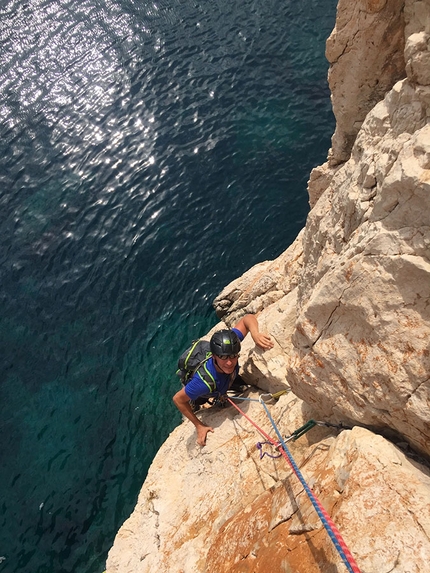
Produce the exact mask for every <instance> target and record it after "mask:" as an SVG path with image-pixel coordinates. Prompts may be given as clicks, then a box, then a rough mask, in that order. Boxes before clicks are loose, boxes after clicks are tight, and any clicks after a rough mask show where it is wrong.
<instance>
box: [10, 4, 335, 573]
mask: <svg viewBox="0 0 430 573" xmlns="http://www.w3.org/2000/svg"><path fill="white" fill-rule="evenodd" d="M335 4H336V2H335V0H319V1H317V0H302V1H301V2H292V1H290V0H283V1H280V0H277V1H275V0H266V1H265V2H259V1H257V0H242V1H241V2H227V0H219V1H211V2H209V1H207V2H202V1H200V2H197V1H194V0H182V1H180V0H169V1H167V0H159V1H157V0H155V1H154V2H148V1H146V0H141V1H137V0H135V1H132V0H121V1H120V2H119V1H118V2H114V1H110V0H83V1H79V2H77V1H75V2H73V1H65V0H49V1H48V0H45V1H44V0H28V1H24V0H15V1H13V0H5V1H3V2H2V3H1V8H0V60H1V67H0V157H1V162H0V302H1V314H0V384H1V385H0V388H1V390H0V392H1V395H0V400H1V402H0V403H1V412H0V433H1V434H0V436H1V438H0V439H1V450H0V455H1V460H0V496H1V498H0V507H1V534H0V561H1V563H0V571H1V572H14V573H17V572H25V573H27V572H28V573H30V572H31V573H57V572H74V573H75V572H78V573H81V572H82V573H84V572H85V573H92V572H94V573H99V572H100V571H102V570H103V569H104V562H105V557H106V552H107V550H108V549H109V548H110V546H111V544H112V541H113V538H114V536H115V533H116V531H117V529H118V528H119V526H120V525H121V524H122V522H123V521H124V519H126V518H127V517H128V515H129V514H130V512H131V511H132V509H133V507H134V504H135V501H136V497H137V494H138V491H139V488H140V486H141V484H142V482H143V480H144V478H145V475H146V472H147V469H148V466H149V464H150V462H151V460H152V458H153V456H154V454H155V452H156V451H157V449H158V448H159V446H160V444H161V443H162V442H163V441H164V439H165V438H166V437H167V435H168V433H169V432H170V431H171V430H172V429H173V428H174V426H175V425H176V424H177V423H179V420H180V417H179V414H178V413H177V412H176V411H175V410H174V408H173V406H172V403H171V400H170V396H171V395H172V394H173V392H174V391H175V389H176V388H177V387H178V382H177V380H176V377H175V375H174V370H175V362H176V358H177V355H178V354H179V353H180V351H181V350H182V349H183V347H184V346H185V345H186V344H187V342H188V341H189V340H190V339H191V338H195V337H196V336H198V335H200V334H202V333H204V332H206V331H207V330H208V328H210V327H211V326H212V325H213V324H214V323H215V322H216V318H215V316H214V312H213V310H212V308H211V301H212V300H213V298H214V297H215V296H216V295H217V294H218V292H219V291H220V290H221V289H222V288H223V287H224V286H225V285H226V284H227V283H228V282H229V281H231V280H233V279H234V278H236V277H237V276H238V275H240V274H241V273H243V272H244V271H245V270H246V269H248V268H249V267H251V266H252V265H254V264H255V263H257V262H260V261H262V260H266V259H271V258H274V257H276V256H277V255H279V254H280V253H281V252H282V251H283V250H284V249H285V248H286V247H287V246H288V245H289V244H290V243H291V242H292V240H293V239H294V238H295V236H296V234H297V232H298V231H299V230H300V228H301V227H302V226H303V224H304V221H305V218H306V214H307V209H308V207H307V194H306V181H307V179H308V176H309V172H310V169H311V168H312V167H313V166H315V165H317V164H319V163H321V162H322V161H324V159H325V156H326V153H327V149H328V148H329V146H330V136H331V134H332V132H333V128H334V122H333V117H332V115H331V108H330V101H329V92H328V88H327V84H326V74H327V63H326V61H325V59H324V47H325V39H326V38H327V36H328V35H329V33H330V31H331V29H332V27H333V24H334V17H335Z"/></svg>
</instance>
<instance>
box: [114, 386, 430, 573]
mask: <svg viewBox="0 0 430 573" xmlns="http://www.w3.org/2000/svg"><path fill="white" fill-rule="evenodd" d="M253 396H254V397H255V394H253ZM242 407H243V408H244V410H245V411H246V413H247V415H248V416H250V417H251V418H252V419H253V420H255V421H256V422H257V423H258V424H259V425H260V426H261V427H262V428H263V429H264V430H265V431H267V432H269V433H270V434H272V435H273V431H271V426H270V423H269V421H268V418H267V417H266V415H265V413H264V410H263V408H262V406H261V405H260V404H258V403H256V402H252V403H249V402H248V403H246V405H245V406H243V405H242ZM269 408H270V411H271V414H272V416H273V417H274V419H275V421H276V423H277V424H278V425H279V429H280V431H281V433H282V434H287V435H290V434H291V432H292V431H294V430H295V429H296V428H298V427H300V426H301V425H302V424H303V422H304V421H307V420H309V419H310V418H311V417H312V414H313V412H312V411H311V410H310V408H309V407H308V406H306V405H304V404H302V403H301V401H300V400H298V399H297V398H296V397H295V396H293V395H292V394H289V395H286V396H282V397H281V398H280V400H279V402H278V403H276V404H274V405H271V406H269ZM199 415H201V416H202V417H204V418H205V419H206V420H207V421H208V422H209V423H211V424H212V425H213V426H214V427H215V433H214V434H211V435H210V436H209V439H208V445H207V447H205V448H203V449H201V448H200V447H197V446H196V444H195V432H194V428H193V426H192V425H191V424H190V423H188V422H187V423H184V424H182V425H181V426H180V427H179V428H177V429H176V430H175V431H174V432H173V434H172V435H171V436H170V438H169V439H168V440H167V442H166V443H165V444H164V445H163V447H162V448H161V449H160V451H159V453H158V455H157V457H156V458H155V460H154V462H153V464H152V466H151V469H150V472H149V474H148V477H147V479H146V481H145V484H144V486H143V488H142V491H141V493H140V496H139V500H138V503H137V506H136V509H135V511H134V513H133V514H132V516H131V517H130V519H129V520H128V521H126V522H125V524H124V525H123V527H122V528H121V530H120V531H119V533H118V535H117V538H116V540H115V545H114V547H113V549H112V550H111V552H110V555H109V559H108V562H107V573H153V572H154V571H157V572H159V573H222V572H230V573H233V572H237V573H239V572H240V573H245V572H249V573H252V572H255V573H267V572H268V571H294V572H295V573H321V572H323V573H324V572H325V573H329V572H330V573H337V572H338V573H343V572H344V571H345V566H344V565H343V563H342V560H341V558H340V557H339V555H338V553H337V551H336V550H335V549H334V546H333V544H332V542H331V541H330V538H329V536H328V534H327V532H326V530H325V529H324V528H323V526H322V524H321V521H320V519H319V518H318V516H317V514H316V512H315V510H314V508H313V506H312V505H311V503H310V501H309V498H308V496H307V495H306V493H305V492H304V490H303V487H302V486H301V484H300V482H299V480H298V479H297V477H296V476H295V474H293V472H292V471H291V469H290V467H289V465H288V464H287V462H286V461H285V460H284V458H280V459H271V458H269V457H267V456H264V457H263V459H261V460H260V459H259V450H258V449H257V448H256V442H258V441H259V440H261V439H262V438H260V437H259V435H258V433H257V432H256V431H255V429H254V428H253V427H252V426H251V424H250V423H249V422H248V421H247V420H246V419H245V418H243V417H242V416H241V415H240V414H239V413H237V412H236V411H235V410H233V408H232V407H230V408H229V409H227V410H221V411H217V412H216V411H210V410H207V411H205V412H203V413H201V414H199ZM265 448H266V449H267V450H266V451H268V452H269V453H272V454H275V453H276V451H275V450H273V449H272V448H271V447H270V446H267V445H266V446H265ZM289 450H290V452H291V453H292V455H293V457H294V459H295V461H296V463H297V464H298V465H299V466H300V467H301V471H302V474H303V476H304V477H305V479H306V480H307V483H308V484H309V485H310V487H312V489H313V491H314V493H315V495H316V496H317V498H318V499H319V501H320V502H321V503H322V504H323V506H324V507H325V509H326V510H327V511H329V513H331V515H332V518H333V520H334V522H335V524H336V525H337V527H338V529H339V530H340V532H341V535H342V537H343V538H344V540H345V542H346V543H347V545H348V547H349V549H350V550H351V552H352V554H353V555H354V557H355V559H356V561H357V564H358V565H359V566H360V567H361V570H362V571H363V572H364V571H365V572H366V573H383V572H387V573H388V572H389V571H396V572H397V573H412V572H413V573H419V572H421V573H424V572H425V571H426V567H427V564H428V563H429V562H430V477H429V475H428V472H427V470H426V469H425V468H424V467H421V466H420V465H419V464H418V463H417V462H414V463H411V462H410V461H408V460H407V458H406V457H405V455H404V454H403V453H402V451H401V450H399V449H398V448H396V447H395V446H393V445H392V444H390V443H389V442H387V441H386V440H384V439H383V438H382V437H380V436H375V435H374V434H372V433H371V432H369V431H368V430H365V429H363V428H354V429H353V430H351V431H350V430H345V431H343V432H342V433H341V434H340V435H339V436H338V437H336V432H334V433H333V432H332V431H330V430H328V429H326V428H314V429H313V430H311V431H310V432H308V433H307V434H306V435H305V436H303V437H302V438H300V439H299V440H297V442H294V443H290V446H289ZM380 499H383V500H384V505H383V506H381V505H380V504H379V503H376V502H377V501H378V500H380Z"/></svg>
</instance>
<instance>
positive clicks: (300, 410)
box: [107, 0, 430, 573]
mask: <svg viewBox="0 0 430 573" xmlns="http://www.w3.org/2000/svg"><path fill="white" fill-rule="evenodd" d="M327 58H328V60H329V62H330V64H331V67H330V73H329V82H330V87H331V90H332V101H333V110H334V113H335V116H336V122H337V123H336V131H335V134H334V135H333V139H332V149H331V150H330V151H329V153H328V161H327V163H326V164H324V165H322V166H320V167H318V168H317V169H315V170H314V171H313V172H312V173H311V176H310V180H309V196H310V204H311V207H312V208H311V211H310V214H309V216H308V220H307V223H306V227H305V228H304V229H303V231H302V232H301V233H300V234H299V236H298V237H297V239H296V241H295V242H294V243H293V245H291V247H290V248H289V249H288V250H287V251H286V252H285V253H283V254H282V255H281V256H280V257H279V258H278V259H276V260H275V261H267V262H265V263H262V264H260V265H257V266H256V267H254V268H252V269H250V270H249V271H248V272H247V273H246V274H245V275H243V276H242V277H240V278H238V279H237V280H236V281H234V282H233V283H231V284H230V285H228V286H227V287H226V288H225V289H224V290H223V292H222V293H220V295H219V296H218V297H217V299H216V301H215V307H216V310H217V313H218V315H219V316H220V318H222V319H223V320H224V321H225V322H226V323H227V324H233V323H234V322H235V321H236V320H237V319H238V318H240V316H242V315H243V314H245V313H246V312H253V313H256V312H258V313H259V321H260V324H261V326H262V329H264V330H267V331H269V332H270V334H271V335H272V338H273V339H274V341H275V347H274V348H273V349H272V350H270V351H266V352H262V351H259V350H257V349H255V347H254V346H253V344H252V340H248V339H246V340H245V343H244V345H243V351H242V356H241V360H242V361H243V376H244V377H245V378H248V380H249V381H250V382H252V384H254V385H255V386H257V387H258V389H255V391H253V392H252V393H250V395H249V397H250V398H252V399H253V400H252V401H246V402H243V403H242V404H241V405H240V407H242V408H243V410H244V411H245V413H246V414H247V415H248V416H249V417H250V419H252V420H253V421H255V422H256V423H257V424H258V425H259V426H260V427H261V428H262V429H263V430H264V431H265V432H267V433H268V434H270V435H273V428H272V426H271V423H270V421H269V419H268V417H267V415H266V412H265V409H264V407H263V405H262V404H261V403H260V402H259V401H258V400H259V399H260V400H265V401H267V408H268V410H269V412H270V414H271V416H272V417H273V419H274V421H275V423H276V424H277V425H278V427H279V430H280V432H281V435H283V436H285V435H286V436H290V435H291V434H292V432H293V431H294V430H295V429H297V428H299V427H300V426H302V425H303V424H304V423H305V422H307V421H309V420H310V419H317V420H321V421H324V422H325V423H331V424H333V425H334V426H331V427H327V426H317V427H315V428H313V429H312V430H310V431H309V432H308V433H307V434H306V435H305V436H303V437H301V438H299V439H298V440H296V441H292V442H289V449H290V451H291V454H292V456H293V457H294V459H295V460H296V463H297V465H298V467H299V468H300V470H301V471H302V473H303V476H304V478H305V480H306V481H307V483H308V484H309V486H310V487H311V488H312V490H313V492H314V493H315V494H316V496H317V497H318V498H319V500H320V502H321V504H322V506H323V507H324V508H325V509H326V511H327V512H328V513H329V514H330V515H331V517H332V519H333V521H334V522H335V524H336V526H337V528H338V529H339V531H340V533H341V535H342V537H343V539H344V540H345V542H346V544H347V546H348V547H349V549H350V551H351V553H352V555H353V556H354V558H355V560H356V562H357V565H358V567H359V569H360V570H361V571H362V573H364V572H366V573H385V572H386V573H388V572H396V573H427V572H428V564H429V563H430V472H429V470H428V460H429V459H430V408H429V406H430V343H429V341H430V336H429V335H430V306H429V295H430V125H429V124H430V121H429V114H430V0H416V1H414V0H406V1H401V0H358V1H357V2H348V1H347V0H340V1H339V4H338V10H337V20H336V27H335V29H334V31H333V33H332V34H331V36H330V38H329V39H328V41H327ZM248 338H249V337H248ZM278 390H287V391H288V392H287V393H286V394H284V395H282V396H281V397H280V398H279V400H272V399H270V396H267V395H266V396H264V395H263V397H262V398H261V397H260V395H261V393H262V392H263V393H264V392H269V393H273V392H276V391H278ZM200 415H201V416H202V418H204V419H205V420H206V421H207V422H208V423H210V425H212V426H213V427H214V428H215V432H214V433H213V434H210V436H209V439H208V445H207V446H206V447H205V448H200V447H198V446H197V445H196V444H195V432H194V428H193V426H192V425H191V424H190V423H188V422H186V423H184V424H182V425H181V426H180V427H178V428H177V429H176V430H175V431H174V432H173V433H172V434H171V436H170V437H169V438H168V440H167V441H166V443H165V444H164V445H163V446H162V448H161V449H160V451H159V453H158V455H157V457H156V458H155V460H154V462H153V464H152V466H151V468H150V471H149V474H148V477H147V479H146V481H145V484H144V485H143V488H142V491H141V494H140V496H139V500H138V503H137V506H136V508H135V511H134V512H133V514H132V515H131V517H130V518H129V519H128V520H127V521H126V522H125V524H124V525H123V527H122V528H121V530H120V531H119V533H118V535H117V538H116V540H115V544H114V546H113V548H112V549H111V551H110V553H109V558H108V561H107V573H129V572H130V573H131V572H133V573H140V572H141V573H143V572H145V573H153V572H154V571H157V573H158V572H161V573H162V572H166V573H167V572H170V573H174V572H177V573H180V572H182V573H223V572H227V571H228V572H237V573H239V572H241V573H245V572H249V573H251V572H254V573H260V572H261V573H263V572H264V573H267V572H271V571H285V572H297V573H301V572H303V573H305V572H306V573H313V572H315V573H316V572H326V573H335V572H339V573H340V572H343V571H346V570H347V566H346V565H345V562H344V560H343V559H342V558H341V555H340V554H339V552H338V551H336V549H335V546H334V544H333V542H332V540H331V539H330V536H329V535H328V533H327V531H326V529H325V527H324V526H323V523H322V522H321V519H320V518H319V517H318V515H317V513H316V511H315V508H314V506H313V505H312V503H311V502H310V500H309V497H308V495H307V494H306V492H305V490H304V488H303V486H302V484H301V483H300V481H299V480H298V479H297V476H296V474H295V473H294V472H293V471H292V470H291V467H290V465H289V464H288V463H287V462H286V461H285V460H284V459H283V458H272V457H269V456H268V455H265V456H263V457H262V458H261V459H260V457H261V454H262V453H264V451H266V452H267V453H268V454H272V455H277V454H278V450H277V448H273V447H272V446H270V444H265V445H264V446H263V447H264V448H267V449H266V450H263V451H262V450H261V449H258V448H257V447H256V443H257V442H261V441H264V439H263V438H261V436H260V434H259V433H258V431H257V430H256V429H255V428H254V427H253V426H252V425H251V423H250V422H249V420H248V419H247V418H245V417H243V416H242V415H241V414H240V413H238V412H237V411H236V410H235V409H234V408H233V406H230V407H229V408H227V409H224V410H219V411H216V410H215V409H208V410H205V411H203V412H202V413H201V414H200ZM342 425H344V426H347V427H348V428H350V429H342V428H341V426H342Z"/></svg>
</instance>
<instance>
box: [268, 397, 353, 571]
mask: <svg viewBox="0 0 430 573" xmlns="http://www.w3.org/2000/svg"><path fill="white" fill-rule="evenodd" d="M261 403H262V404H263V407H264V409H265V410H266V414H267V416H268V418H269V420H270V423H271V424H272V426H273V429H274V430H275V432H276V435H277V436H278V440H279V441H280V442H281V444H282V447H283V448H284V451H285V453H286V454H287V456H288V459H289V461H290V464H291V466H292V467H293V469H294V471H295V473H296V475H297V477H298V478H299V480H300V483H301V484H302V486H303V487H304V489H305V491H306V493H307V494H308V496H309V499H310V500H311V502H312V505H313V506H314V508H315V511H316V512H317V514H318V516H319V518H320V519H321V521H322V524H323V525H324V527H325V528H326V530H327V533H328V535H329V537H330V539H331V540H332V541H333V544H334V546H335V547H336V549H337V550H338V552H339V555H340V556H341V558H342V561H343V562H344V563H345V565H346V567H347V569H348V571H349V572H350V573H355V571H354V569H352V567H351V565H350V563H349V561H348V559H347V557H346V555H345V552H344V551H343V549H342V547H341V545H340V543H339V540H338V539H337V537H336V535H335V533H334V531H333V529H332V528H331V526H330V524H329V523H328V521H327V519H326V518H325V516H324V514H323V513H322V511H321V509H320V507H319V505H318V503H317V501H316V499H315V496H314V494H313V493H312V491H311V489H310V487H309V486H308V484H307V483H306V481H305V478H304V477H303V475H302V473H301V472H300V470H299V468H298V466H297V464H296V462H295V461H294V459H293V456H292V455H291V453H290V451H289V450H288V448H287V445H286V443H285V441H284V439H283V438H282V436H281V433H280V432H279V430H278V427H277V425H276V424H275V421H274V420H273V418H272V415H271V414H270V412H269V410H268V408H267V406H266V404H265V403H264V402H263V401H261Z"/></svg>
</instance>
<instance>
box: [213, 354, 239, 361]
mask: <svg viewBox="0 0 430 573" xmlns="http://www.w3.org/2000/svg"><path fill="white" fill-rule="evenodd" d="M238 356H239V354H223V355H222V356H217V358H219V359H220V360H228V359H229V358H230V360H233V359H234V358H237V357H238Z"/></svg>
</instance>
